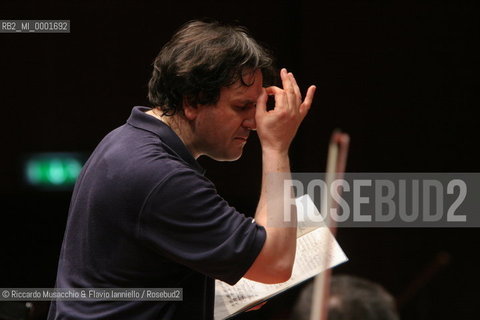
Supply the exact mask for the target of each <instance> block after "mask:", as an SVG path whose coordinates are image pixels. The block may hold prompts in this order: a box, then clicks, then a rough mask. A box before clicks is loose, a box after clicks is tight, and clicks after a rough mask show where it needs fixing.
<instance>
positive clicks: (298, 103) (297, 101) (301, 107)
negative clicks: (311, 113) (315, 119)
mask: <svg viewBox="0 0 480 320" xmlns="http://www.w3.org/2000/svg"><path fill="white" fill-rule="evenodd" d="M280 77H281V79H282V85H283V89H281V88H279V87H276V86H272V87H268V88H266V92H267V94H268V95H274V96H275V108H278V109H285V110H290V111H293V112H299V113H302V114H303V115H305V114H306V112H307V111H308V110H309V109H310V107H311V105H312V101H313V96H314V94H315V89H316V87H315V86H310V88H308V91H307V94H306V96H305V100H304V101H303V102H302V94H301V91H300V88H299V87H298V84H297V81H296V80H295V77H294V76H293V74H292V73H291V72H287V69H285V68H282V70H280Z"/></svg>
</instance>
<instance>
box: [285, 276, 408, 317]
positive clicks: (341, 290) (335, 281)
mask: <svg viewBox="0 0 480 320" xmlns="http://www.w3.org/2000/svg"><path fill="white" fill-rule="evenodd" d="M312 293H313V281H310V282H309V283H308V284H307V285H306V286H305V287H304V288H303V289H302V291H301V293H300V296H299V297H298V300H297V303H296V304H295V306H294V308H293V312H292V317H291V319H292V320H309V319H310V310H311V304H312ZM399 319H400V317H399V315H398V312H397V310H396V305H395V300H394V298H393V297H392V295H391V294H390V293H388V292H387V291H386V290H385V289H384V288H383V287H382V286H380V285H379V284H376V283H374V282H372V281H369V280H366V279H362V278H358V277H354V276H349V275H339V276H333V277H332V281H331V286H330V295H329V299H328V320H399Z"/></svg>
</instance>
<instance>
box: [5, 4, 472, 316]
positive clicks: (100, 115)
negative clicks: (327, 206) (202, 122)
mask: <svg viewBox="0 0 480 320" xmlns="http://www.w3.org/2000/svg"><path fill="white" fill-rule="evenodd" d="M478 16H479V11H478V10H476V7H475V2H474V1H471V2H466V1H451V2H441V1H421V2H420V1H418V2H408V1H352V2H345V1H318V2H317V1H263V2H259V3H257V2H254V1H235V2H215V1H198V2H191V3H190V2H185V1H161V2H160V1H156V2H153V1H133V0H132V1H123V2H122V1H97V2H95V3H93V2H92V3H91V4H88V3H87V2H85V1H69V2H68V3H65V2H61V1H43V2H35V3H22V2H18V1H2V2H1V3H0V18H1V19H69V20H71V33H69V34H0V107H1V121H2V124H3V125H2V126H1V127H0V128H1V135H0V137H1V138H0V139H1V149H2V156H1V165H0V171H1V180H0V196H1V201H2V205H1V207H0V208H1V216H0V240H1V244H0V253H1V256H0V287H52V286H53V285H54V279H55V274H56V264H57V259H58V254H59V250H60V245H61V240H62V237H63V230H64V226H65V222H66V217H67V211H68V203H69V198H70V192H68V191H67V192H41V191H36V190H32V189H29V188H26V187H25V186H23V185H22V183H21V159H22V157H23V156H24V155H25V154H27V153H31V152H44V151H75V152H77V151H79V152H84V153H86V154H89V153H90V152H91V151H93V148H94V147H95V146H96V144H97V143H98V142H99V141H100V139H102V137H103V136H104V135H105V134H106V133H107V132H109V131H110V130H112V129H113V128H115V127H117V126H120V125H122V124H123V123H124V122H125V120H126V119H127V117H128V116H129V114H130V110H131V107H132V106H134V105H145V104H148V103H147V100H146V94H147V91H146V84H147V82H148V79H149V75H150V73H151V62H152V61H153V59H154V57H155V56H156V54H157V53H158V51H159V50H160V48H161V46H162V45H163V44H164V43H165V42H166V41H167V40H168V39H169V37H170V36H171V35H172V33H173V32H174V31H175V30H176V29H177V28H178V27H179V26H180V25H181V24H183V23H184V22H186V21H188V20H190V19H194V18H202V17H212V18H217V19H220V20H221V21H227V22H229V21H238V22H239V23H240V24H242V25H245V26H247V27H248V28H249V29H250V31H251V33H252V34H253V35H254V37H255V38H256V39H258V40H259V41H261V42H262V43H264V44H266V45H267V46H268V47H269V48H270V49H271V50H272V51H273V53H274V55H275V56H276V57H277V65H278V66H279V67H287V68H288V69H289V71H292V72H293V73H294V74H295V75H296V76H297V79H298V81H299V84H300V86H301V87H302V88H304V89H306V88H307V86H308V85H310V84H315V85H317V88H318V89H317V94H316V98H315V101H314V105H313V107H312V109H311V112H310V114H309V115H308V117H307V118H306V120H305V121H304V124H303V126H302V128H301V129H300V131H299V133H298V135H297V137H296V139H295V141H294V144H293V146H292V150H291V163H292V170H294V171H297V172H309V171H317V172H318V171H323V170H324V168H325V163H326V159H325V156H326V149H327V143H328V139H329V136H330V133H331V132H332V130H333V129H335V128H341V129H343V130H344V131H346V132H348V133H349V134H350V136H351V149H350V154H349V160H348V165H347V170H348V171H350V172H478V164H479V160H480V157H479V156H478V152H477V150H476V149H477V145H478V140H477V136H478V134H477V130H476V129H477V128H476V126H477V123H478V117H477V116H476V114H477V112H475V108H478V95H477V92H478V81H477V77H478V73H477V72H476V71H475V70H474V65H476V64H478V54H479V52H478V50H477V48H476V44H477V43H478V36H479V32H478V31H479V19H478ZM251 140H252V141H250V142H249V144H248V145H247V147H246V150H245V154H244V157H242V159H241V160H239V161H237V162H235V163H216V162H214V161H210V160H209V159H201V160H200V161H201V163H202V165H203V166H204V167H205V168H206V169H207V176H208V177H209V178H211V179H212V180H213V181H214V182H215V183H216V185H217V187H218V190H219V192H220V194H221V195H223V196H224V197H225V198H226V199H227V200H228V201H229V202H230V203H231V204H233V205H234V206H235V207H237V208H238V209H239V210H241V211H243V212H246V213H247V214H253V212H254V211H255V205H256V201H257V199H258V192H259V188H260V186H259V183H260V174H261V154H260V149H259V143H258V139H256V138H254V139H251ZM477 233H478V230H477V229H475V228H471V229H466V228H464V229H453V228H451V229H423V228H417V229H393V228H385V229H340V230H339V231H338V240H339V242H340V244H341V246H342V247H343V249H344V250H345V252H346V254H347V255H348V257H349V258H350V261H349V262H348V263H346V264H344V265H342V266H339V267H337V268H336V269H335V270H334V273H335V274H337V273H349V274H354V275H357V276H361V277H365V278H368V279H371V280H373V281H376V282H378V283H380V284H382V285H383V286H384V287H385V288H386V289H387V290H389V291H390V292H391V293H392V294H393V295H394V296H396V297H397V298H398V301H399V307H400V311H401V314H402V316H403V318H404V319H452V318H453V319H471V318H473V317H474V316H475V318H476V317H477V312H475V313H474V307H475V303H477V300H478V298H480V295H479V294H478V290H477V288H478V287H477V280H478V279H477V278H478V276H477V274H476V273H477V269H478V267H479V265H478V263H477V262H476V261H477V260H478V259H477V257H476V255H477V254H478V242H479V241H478V236H477ZM296 291H297V290H295V289H294V290H291V291H290V292H288V293H286V294H284V295H282V296H281V297H279V298H277V299H274V300H272V301H270V302H269V303H268V304H267V305H266V306H265V307H264V308H263V310H262V311H258V312H256V313H251V314H249V315H247V316H243V317H241V318H248V319H252V318H258V319H264V318H267V317H273V318H281V317H286V315H288V307H289V306H290V305H291V304H292V303H293V299H294V298H295V295H296ZM45 307H46V306H45V305H42V304H39V306H38V307H37V310H38V314H39V318H41V314H42V308H45ZM475 309H477V308H475ZM475 311H476V310H475Z"/></svg>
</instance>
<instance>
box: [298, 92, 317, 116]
mask: <svg viewBox="0 0 480 320" xmlns="http://www.w3.org/2000/svg"><path fill="white" fill-rule="evenodd" d="M316 89H317V87H315V86H310V88H308V90H307V95H306V96H305V100H303V103H302V104H301V105H300V113H307V112H308V110H309V109H310V107H311V106H312V101H313V96H314V95H315V90H316Z"/></svg>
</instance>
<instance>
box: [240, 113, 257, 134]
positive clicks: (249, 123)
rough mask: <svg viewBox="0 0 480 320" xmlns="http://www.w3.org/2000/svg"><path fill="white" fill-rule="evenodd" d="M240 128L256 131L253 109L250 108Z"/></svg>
mask: <svg viewBox="0 0 480 320" xmlns="http://www.w3.org/2000/svg"><path fill="white" fill-rule="evenodd" d="M242 127H244V128H246V129H248V130H257V123H256V122H255V108H251V110H250V112H249V113H248V116H247V117H246V118H245V119H244V120H243V122H242Z"/></svg>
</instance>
